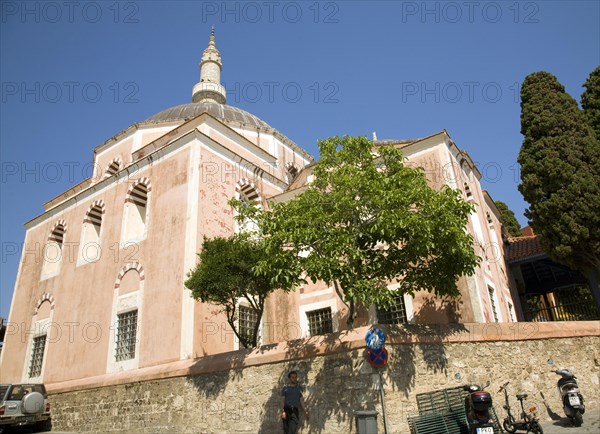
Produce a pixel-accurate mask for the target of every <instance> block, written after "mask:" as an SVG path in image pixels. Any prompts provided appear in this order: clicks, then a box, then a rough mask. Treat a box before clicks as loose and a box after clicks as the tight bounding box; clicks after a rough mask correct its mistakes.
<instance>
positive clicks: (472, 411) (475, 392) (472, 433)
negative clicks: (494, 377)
mask: <svg viewBox="0 0 600 434" xmlns="http://www.w3.org/2000/svg"><path fill="white" fill-rule="evenodd" d="M489 385H490V383H489V381H488V382H487V384H486V385H485V386H484V387H481V386H478V385H476V384H473V385H467V386H464V387H463V390H465V391H467V392H469V395H468V396H466V397H465V412H466V416H467V423H468V425H469V434H494V423H493V421H492V417H491V415H490V408H491V407H492V397H491V395H490V394H489V393H488V392H486V391H485V390H484V388H485V387H487V386H489Z"/></svg>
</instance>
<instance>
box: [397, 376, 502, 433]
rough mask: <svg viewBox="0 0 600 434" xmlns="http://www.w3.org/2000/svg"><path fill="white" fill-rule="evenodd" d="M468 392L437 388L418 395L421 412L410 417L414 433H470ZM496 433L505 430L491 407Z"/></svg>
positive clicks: (409, 421) (455, 388)
mask: <svg viewBox="0 0 600 434" xmlns="http://www.w3.org/2000/svg"><path fill="white" fill-rule="evenodd" d="M468 394H469V393H468V392H466V391H464V390H463V388H462V387H453V388H449V389H442V390H436V391H433V392H427V393H420V394H418V395H417V407H418V408H419V414H418V415H416V416H409V417H408V426H409V427H410V432H411V433H412V434H469V427H468V425H467V416H466V414H465V397H467V396H468ZM490 415H491V416H492V422H493V424H494V433H495V434H499V433H502V432H504V431H503V430H502V428H501V425H500V422H499V421H498V416H497V415H496V410H495V409H494V407H492V408H490Z"/></svg>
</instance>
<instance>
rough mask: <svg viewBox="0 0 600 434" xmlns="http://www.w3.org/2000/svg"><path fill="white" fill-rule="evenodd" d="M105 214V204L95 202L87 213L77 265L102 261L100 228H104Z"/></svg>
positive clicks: (82, 229)
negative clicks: (103, 217)
mask: <svg viewBox="0 0 600 434" xmlns="http://www.w3.org/2000/svg"><path fill="white" fill-rule="evenodd" d="M103 214H104V202H102V201H96V202H94V203H93V204H92V206H91V207H90V209H89V210H88V212H87V213H86V215H85V218H84V219H83V226H82V228H81V242H80V246H79V257H78V259H77V265H81V264H87V263H90V262H96V261H97V260H98V259H100V257H101V254H102V249H101V247H100V228H101V226H102V215H103Z"/></svg>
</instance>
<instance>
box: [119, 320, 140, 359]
mask: <svg viewBox="0 0 600 434" xmlns="http://www.w3.org/2000/svg"><path fill="white" fill-rule="evenodd" d="M137 316H138V311H137V309H136V310H132V311H129V312H125V313H121V314H119V315H117V321H118V323H117V346H116V353H115V359H116V360H117V362H121V361H123V360H129V359H133V358H134V357H135V342H136V333H137Z"/></svg>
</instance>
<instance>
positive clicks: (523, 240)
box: [507, 236, 544, 262]
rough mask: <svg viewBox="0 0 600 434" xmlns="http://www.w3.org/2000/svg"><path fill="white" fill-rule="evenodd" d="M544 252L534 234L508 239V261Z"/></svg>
mask: <svg viewBox="0 0 600 434" xmlns="http://www.w3.org/2000/svg"><path fill="white" fill-rule="evenodd" d="M542 254H544V249H542V246H541V245H540V240H538V238H537V237H536V236H532V237H516V238H509V239H508V252H507V260H508V261H509V262H512V261H517V260H522V259H526V258H531V257H534V256H539V255H542Z"/></svg>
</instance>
